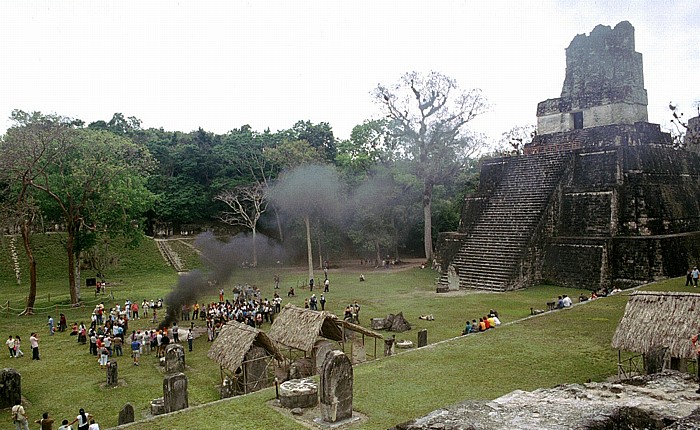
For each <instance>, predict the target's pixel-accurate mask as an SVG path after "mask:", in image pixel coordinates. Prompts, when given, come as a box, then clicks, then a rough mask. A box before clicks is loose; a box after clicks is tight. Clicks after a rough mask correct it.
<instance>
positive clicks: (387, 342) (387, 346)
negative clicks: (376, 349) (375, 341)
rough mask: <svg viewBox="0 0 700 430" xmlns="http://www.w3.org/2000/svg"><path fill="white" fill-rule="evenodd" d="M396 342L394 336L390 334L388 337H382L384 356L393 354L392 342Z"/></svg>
mask: <svg viewBox="0 0 700 430" xmlns="http://www.w3.org/2000/svg"><path fill="white" fill-rule="evenodd" d="M395 343H396V336H393V335H392V336H391V337H390V338H386V339H384V356H385V357H388V356H390V355H394V344H395Z"/></svg>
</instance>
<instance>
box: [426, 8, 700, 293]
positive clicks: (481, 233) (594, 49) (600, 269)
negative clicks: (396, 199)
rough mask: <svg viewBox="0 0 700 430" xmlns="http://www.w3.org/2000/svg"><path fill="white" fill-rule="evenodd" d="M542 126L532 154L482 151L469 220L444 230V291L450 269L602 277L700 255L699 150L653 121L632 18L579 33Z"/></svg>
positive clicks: (562, 280)
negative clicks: (678, 144) (485, 156)
mask: <svg viewBox="0 0 700 430" xmlns="http://www.w3.org/2000/svg"><path fill="white" fill-rule="evenodd" d="M537 127H538V134H537V136H535V138H534V139H533V141H532V143H530V144H528V145H526V146H525V148H524V153H523V154H522V155H517V156H510V157H501V158H494V159H490V160H487V161H485V162H484V163H483V165H482V168H481V176H480V184H479V188H478V190H477V192H476V193H474V194H472V195H469V196H467V197H466V198H465V202H464V208H463V212H462V217H461V222H460V227H459V231H457V232H451V233H442V234H441V235H440V243H439V246H438V262H439V263H440V266H441V269H442V276H441V278H440V280H439V281H438V288H437V289H438V292H440V291H449V283H448V273H453V274H454V273H456V274H457V275H458V278H459V287H460V288H478V289H490V290H497V291H505V290H511V289H516V288H523V287H527V286H529V285H532V284H535V283H541V282H547V283H554V284H556V285H563V286H572V287H574V286H575V287H583V288H590V289H597V288H600V287H611V286H621V287H628V286H632V285H638V284H641V283H645V282H648V281H650V280H654V279H660V278H665V277H674V276H680V275H682V274H685V271H686V269H687V268H688V266H689V265H690V266H692V265H695V264H697V263H698V262H700V204H699V202H700V156H699V155H698V153H697V151H696V150H694V149H689V150H678V149H675V148H674V146H673V143H672V140H671V136H670V135H669V134H668V133H664V132H662V131H661V130H660V127H659V125H658V124H652V123H649V122H647V95H646V90H645V89H644V78H643V70H642V55H641V54H640V53H638V52H636V51H635V44H634V27H632V25H631V24H630V23H629V22H626V21H624V22H621V23H619V24H617V25H616V26H615V27H614V28H610V27H608V26H602V25H599V26H597V27H596V28H595V29H593V31H592V32H591V33H590V35H578V36H576V37H575V38H574V39H573V41H572V42H571V44H570V45H569V47H568V48H567V49H566V77H565V80H564V85H563V87H562V92H561V96H560V97H559V98H555V99H549V100H545V101H543V102H541V103H540V104H539V105H538V107H537ZM453 279H454V276H453ZM453 284H454V281H453Z"/></svg>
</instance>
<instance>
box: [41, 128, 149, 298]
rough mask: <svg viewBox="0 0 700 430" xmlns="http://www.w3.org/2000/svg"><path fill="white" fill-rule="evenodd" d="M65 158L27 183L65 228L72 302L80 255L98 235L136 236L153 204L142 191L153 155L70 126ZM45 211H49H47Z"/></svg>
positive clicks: (116, 138) (128, 143) (76, 289)
mask: <svg viewBox="0 0 700 430" xmlns="http://www.w3.org/2000/svg"><path fill="white" fill-rule="evenodd" d="M67 146H68V149H67V151H66V152H65V153H64V156H63V157H61V158H60V159H57V160H54V162H53V163H52V164H51V165H50V166H48V167H47V169H46V171H45V172H44V173H43V174H42V175H40V176H39V177H37V178H36V179H34V180H33V181H32V186H33V187H34V188H35V189H37V190H40V191H42V192H43V193H45V194H46V196H48V197H49V200H50V202H51V206H52V209H53V212H54V213H57V214H58V216H60V220H61V221H62V222H63V223H64V224H65V226H66V231H67V239H66V252H67V254H68V266H69V267H68V280H69V287H70V296H71V303H77V302H78V300H79V299H80V289H79V288H80V285H79V279H78V280H77V281H76V279H77V277H78V276H79V273H80V272H79V264H77V262H78V261H79V259H76V257H79V256H80V253H81V252H82V251H84V250H85V249H88V248H89V247H91V246H92V245H94V243H95V241H96V237H97V234H99V233H105V232H109V233H115V232H121V233H122V234H124V235H126V236H129V237H130V238H131V239H132V240H137V239H138V238H139V237H140V236H141V234H142V233H141V229H142V227H143V226H142V225H141V221H142V220H141V219H140V216H141V214H143V213H144V212H145V211H146V210H148V209H149V208H150V206H151V205H152V203H153V194H152V193H151V192H150V191H148V190H147V189H146V180H147V177H148V173H149V172H150V171H151V170H152V168H153V159H152V157H151V155H150V153H149V152H148V150H147V149H146V148H145V147H144V146H141V145H137V144H135V143H133V142H132V141H131V140H129V139H128V138H126V137H122V136H118V135H116V134H114V133H112V132H110V131H106V130H99V129H89V128H81V129H75V130H73V131H72V133H71V134H70V139H69V140H68V141H67ZM47 212H48V210H47Z"/></svg>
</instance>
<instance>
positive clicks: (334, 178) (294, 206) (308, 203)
mask: <svg viewBox="0 0 700 430" xmlns="http://www.w3.org/2000/svg"><path fill="white" fill-rule="evenodd" d="M267 195H268V197H269V199H270V200H271V201H273V202H274V203H275V204H277V205H278V206H279V207H280V209H281V210H282V211H284V212H287V213H289V214H291V215H294V216H298V217H300V218H301V219H302V220H303V222H304V227H305V232H306V248H307V256H308V263H309V279H313V277H314V267H313V254H312V251H311V219H313V218H314V217H318V218H334V217H336V216H337V215H338V209H339V208H338V204H339V200H340V182H339V180H338V175H337V174H336V172H335V170H334V169H333V168H332V167H330V166H325V165H302V166H299V167H297V168H295V169H293V170H291V171H288V172H285V173H283V174H282V175H281V176H280V177H279V178H278V180H277V181H276V182H275V184H274V185H273V186H272V187H271V188H270V189H269V190H268V194H267Z"/></svg>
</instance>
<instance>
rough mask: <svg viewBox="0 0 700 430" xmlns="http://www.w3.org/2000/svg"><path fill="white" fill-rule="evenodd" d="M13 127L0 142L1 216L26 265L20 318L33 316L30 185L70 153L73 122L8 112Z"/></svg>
mask: <svg viewBox="0 0 700 430" xmlns="http://www.w3.org/2000/svg"><path fill="white" fill-rule="evenodd" d="M11 119H12V121H13V123H14V124H13V126H12V127H10V129H9V130H8V131H7V133H6V134H5V136H3V138H2V139H0V180H1V181H2V182H3V183H5V184H6V186H7V188H6V190H5V191H6V193H5V201H4V203H5V204H4V205H3V213H4V215H5V219H6V220H7V219H9V220H13V222H16V223H17V224H18V225H19V230H20V232H21V234H22V243H23V245H24V250H25V253H26V255H27V260H28V262H29V294H28V296H27V303H26V307H25V309H24V311H23V312H22V314H25V315H30V314H32V313H33V308H34V304H35V302H36V287H37V269H36V260H35V258H34V252H33V250H32V247H31V241H30V236H31V232H32V225H33V224H34V220H35V219H36V218H37V217H38V216H39V215H40V210H39V206H38V202H37V196H36V195H35V189H34V187H33V183H34V181H36V180H38V179H40V178H41V177H42V176H44V175H46V174H47V171H48V170H49V169H50V168H51V166H52V165H53V164H54V163H56V162H58V161H59V160H60V159H61V158H63V157H64V156H65V154H66V151H68V150H69V149H70V146H71V145H70V136H71V133H72V132H73V126H74V124H75V122H74V121H72V120H70V119H68V118H63V117H59V116H56V115H43V114H41V113H40V112H33V113H27V112H23V111H21V110H15V111H13V112H12V116H11Z"/></svg>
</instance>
